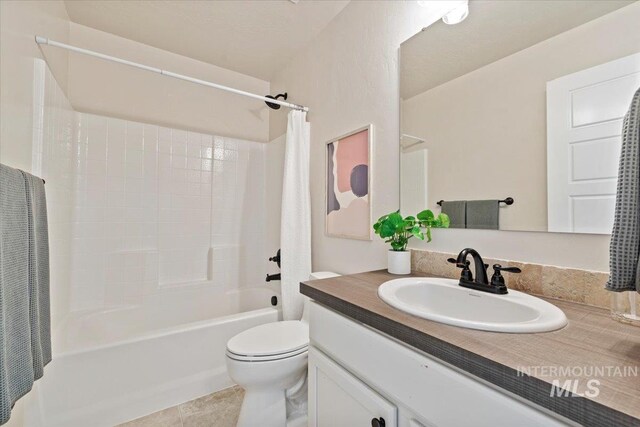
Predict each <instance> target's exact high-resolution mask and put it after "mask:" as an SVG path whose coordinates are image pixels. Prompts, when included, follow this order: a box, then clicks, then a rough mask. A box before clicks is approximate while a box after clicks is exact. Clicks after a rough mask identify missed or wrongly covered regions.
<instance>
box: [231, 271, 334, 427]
mask: <svg viewBox="0 0 640 427" xmlns="http://www.w3.org/2000/svg"><path fill="white" fill-rule="evenodd" d="M337 276H339V274H336V273H332V272H328V271H321V272H316V273H311V275H310V279H311V280H317V279H326V278H329V277H337ZM308 301H309V300H308V298H306V297H305V298H304V309H303V312H302V319H301V320H285V321H282V322H274V323H267V324H264V325H260V326H256V327H253V328H251V329H247V330H246V331H244V332H241V333H239V334H238V335H236V336H234V337H233V338H231V339H230V340H229V342H227V371H228V373H229V376H230V377H231V379H232V380H233V381H235V382H236V384H238V385H240V386H241V387H242V388H243V389H244V390H245V395H244V400H243V402H242V408H241V410H240V417H239V418H238V424H237V427H254V426H261V427H284V426H287V427H296V426H298V425H306V383H307V382H306V377H307V352H308V347H309V323H308V316H309V310H308V307H307V306H308Z"/></svg>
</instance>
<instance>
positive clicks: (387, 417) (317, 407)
mask: <svg viewBox="0 0 640 427" xmlns="http://www.w3.org/2000/svg"><path fill="white" fill-rule="evenodd" d="M397 417H398V415H397V409H396V407H395V406H394V405H393V404H391V403H390V402H388V401H387V400H386V399H384V398H383V397H382V396H380V395H379V394H377V393H376V392H374V391H373V390H371V389H370V388H369V387H368V386H367V385H366V384H365V383H363V382H361V381H360V380H358V379H357V378H356V377H354V376H353V375H351V374H350V373H349V372H347V371H346V370H345V369H344V368H342V367H340V366H339V365H337V364H336V363H335V362H334V361H332V360H331V359H329V358H328V357H327V356H325V355H324V354H323V353H322V352H320V351H319V350H317V349H315V348H310V349H309V427H370V426H377V425H379V426H381V427H396V426H397ZM374 420H375V421H374Z"/></svg>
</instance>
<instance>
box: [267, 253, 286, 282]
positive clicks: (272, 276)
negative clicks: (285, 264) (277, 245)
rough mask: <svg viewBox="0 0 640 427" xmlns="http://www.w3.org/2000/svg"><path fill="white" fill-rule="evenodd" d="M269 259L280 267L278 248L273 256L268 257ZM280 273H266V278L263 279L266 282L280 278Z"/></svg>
mask: <svg viewBox="0 0 640 427" xmlns="http://www.w3.org/2000/svg"><path fill="white" fill-rule="evenodd" d="M269 261H271V262H275V263H276V264H278V268H280V249H278V252H276V255H275V256H272V257H269ZM281 279H282V278H281V275H280V273H277V274H267V278H266V279H265V281H266V282H270V281H272V280H281Z"/></svg>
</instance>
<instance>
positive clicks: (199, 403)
mask: <svg viewBox="0 0 640 427" xmlns="http://www.w3.org/2000/svg"><path fill="white" fill-rule="evenodd" d="M243 396H244V391H243V390H242V389H241V388H240V387H238V386H235V387H231V388H228V389H225V390H222V391H219V392H217V393H213V394H209V395H207V396H203V397H201V398H199V399H196V400H192V401H190V402H187V403H183V404H182V405H178V406H174V407H172V408H168V409H165V410H163V411H160V412H155V413H153V414H151V415H147V416H146V417H142V418H138V419H137V420H133V421H129V422H128V423H125V424H121V425H120V427H235V425H236V422H237V421H238V415H239V414H240V405H241V404H242V398H243Z"/></svg>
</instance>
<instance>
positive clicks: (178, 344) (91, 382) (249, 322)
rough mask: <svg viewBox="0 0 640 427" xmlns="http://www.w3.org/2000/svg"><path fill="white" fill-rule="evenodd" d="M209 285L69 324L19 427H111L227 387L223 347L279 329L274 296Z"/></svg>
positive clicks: (266, 291)
mask: <svg viewBox="0 0 640 427" xmlns="http://www.w3.org/2000/svg"><path fill="white" fill-rule="evenodd" d="M210 285H211V284H209V283H205V284H198V285H196V286H188V287H185V288H184V289H179V290H174V289H171V290H168V291H167V292H164V293H159V294H156V295H153V298H152V300H151V301H150V302H149V303H148V304H146V303H143V304H141V305H139V306H131V307H119V308H117V309H113V310H103V311H100V312H90V313H85V314H78V315H77V316H75V317H72V318H70V319H68V323H67V324H66V325H64V328H63V329H64V330H65V334H66V335H67V336H65V337H62V339H61V341H62V344H61V346H62V347H63V348H62V349H61V351H58V353H57V354H56V356H55V357H54V360H53V361H52V362H51V363H50V364H49V365H48V366H47V368H46V374H45V376H44V377H43V378H42V379H41V380H40V381H38V382H37V383H36V385H35V387H34V393H32V394H33V396H30V399H29V400H28V403H27V404H28V405H30V408H29V410H28V411H27V412H26V413H27V418H26V420H25V426H26V427H44V426H47V427H58V426H60V427H62V426H64V427H76V426H77V427H86V426H113V425H117V424H119V423H123V422H125V421H129V420H132V419H135V418H138V417H141V416H144V415H146V414H149V413H152V412H156V411H159V410H162V409H164V408H168V407H171V406H174V405H177V404H180V403H183V402H186V401H189V400H192V399H195V398H197V397H200V396H203V395H206V394H209V393H212V392H214V391H218V390H222V389H224V388H226V387H229V386H231V385H233V383H232V381H231V380H230V378H229V377H228V375H227V372H226V366H225V348H226V343H227V341H228V340H229V339H230V338H231V337H233V336H234V335H236V334H238V333H239V332H242V331H244V330H246V329H248V328H251V327H253V326H257V325H260V324H263V323H269V322H275V321H278V320H279V318H280V317H281V315H280V308H279V306H272V305H271V297H272V296H274V295H276V296H277V294H274V292H273V291H271V290H269V289H267V288H253V289H252V288H247V289H241V290H234V291H225V290H224V289H219V288H216V287H215V286H210ZM65 341H66V343H65ZM67 343H68V344H67Z"/></svg>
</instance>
